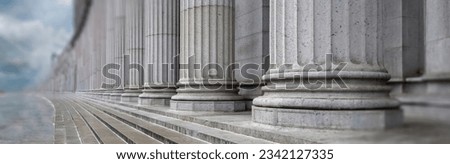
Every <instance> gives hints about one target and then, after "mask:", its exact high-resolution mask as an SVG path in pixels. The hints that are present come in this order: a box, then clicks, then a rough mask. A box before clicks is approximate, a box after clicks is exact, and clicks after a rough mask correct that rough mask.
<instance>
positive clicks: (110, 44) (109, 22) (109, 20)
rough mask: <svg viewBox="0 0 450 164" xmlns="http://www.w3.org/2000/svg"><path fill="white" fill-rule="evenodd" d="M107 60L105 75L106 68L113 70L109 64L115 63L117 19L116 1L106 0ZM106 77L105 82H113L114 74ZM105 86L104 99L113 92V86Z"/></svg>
mask: <svg viewBox="0 0 450 164" xmlns="http://www.w3.org/2000/svg"><path fill="white" fill-rule="evenodd" d="M105 3H106V16H105V17H106V40H105V41H106V60H105V61H106V62H105V64H104V65H103V66H102V70H101V73H102V75H103V73H104V71H105V70H108V71H109V72H111V71H112V70H111V69H109V65H110V64H112V63H113V58H114V56H113V55H114V26H115V25H114V20H115V15H114V12H115V8H114V7H115V4H114V1H106V2H105ZM103 77H104V78H106V80H105V84H106V85H111V84H113V80H112V79H111V78H112V76H109V75H106V76H103ZM102 87H103V88H105V89H106V91H105V92H104V93H103V98H104V99H110V98H111V94H112V92H113V87H109V86H102Z"/></svg>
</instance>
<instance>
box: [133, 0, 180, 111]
mask: <svg viewBox="0 0 450 164" xmlns="http://www.w3.org/2000/svg"><path fill="white" fill-rule="evenodd" d="M163 2H164V3H163ZM145 8H146V9H147V10H145V14H144V22H145V27H144V28H145V36H146V39H145V55H144V58H145V60H144V61H145V62H144V64H145V65H144V67H145V71H146V73H145V74H144V77H145V84H144V87H145V89H144V91H143V94H142V95H140V96H139V103H140V104H141V105H170V99H171V97H172V96H174V95H175V94H176V83H177V82H178V79H179V71H178V63H179V61H178V57H177V55H178V54H179V52H180V51H179V50H180V23H179V21H180V10H179V8H180V1H179V0H164V1H163V0H156V1H145ZM161 9H167V11H163V10H161Z"/></svg>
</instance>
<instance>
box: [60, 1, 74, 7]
mask: <svg viewBox="0 0 450 164" xmlns="http://www.w3.org/2000/svg"><path fill="white" fill-rule="evenodd" d="M56 2H57V3H58V4H59V5H64V6H70V5H71V4H72V0H56Z"/></svg>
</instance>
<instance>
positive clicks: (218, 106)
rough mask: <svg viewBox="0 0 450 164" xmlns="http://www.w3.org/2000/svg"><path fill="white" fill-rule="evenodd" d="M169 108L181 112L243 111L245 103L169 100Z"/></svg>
mask: <svg viewBox="0 0 450 164" xmlns="http://www.w3.org/2000/svg"><path fill="white" fill-rule="evenodd" d="M170 108H171V109H173V110H181V111H214V112H238V111H245V101H180V100H171V101H170Z"/></svg>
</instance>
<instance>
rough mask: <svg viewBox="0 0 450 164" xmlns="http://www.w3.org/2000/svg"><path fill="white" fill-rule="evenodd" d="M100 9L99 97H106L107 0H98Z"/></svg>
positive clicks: (97, 27)
mask: <svg viewBox="0 0 450 164" xmlns="http://www.w3.org/2000/svg"><path fill="white" fill-rule="evenodd" d="M97 2H98V5H99V9H98V20H97V21H96V24H97V25H96V29H97V33H98V43H97V44H98V47H97V50H98V51H97V52H98V53H99V54H98V55H99V56H100V61H99V62H100V63H99V65H97V79H98V81H97V88H98V92H99V93H98V95H99V98H105V97H103V93H105V92H106V88H103V86H102V84H103V83H105V82H106V78H105V77H104V76H103V74H102V68H103V66H104V65H105V64H106V58H107V54H106V31H107V28H106V5H107V0H97ZM97 2H94V3H97Z"/></svg>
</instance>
